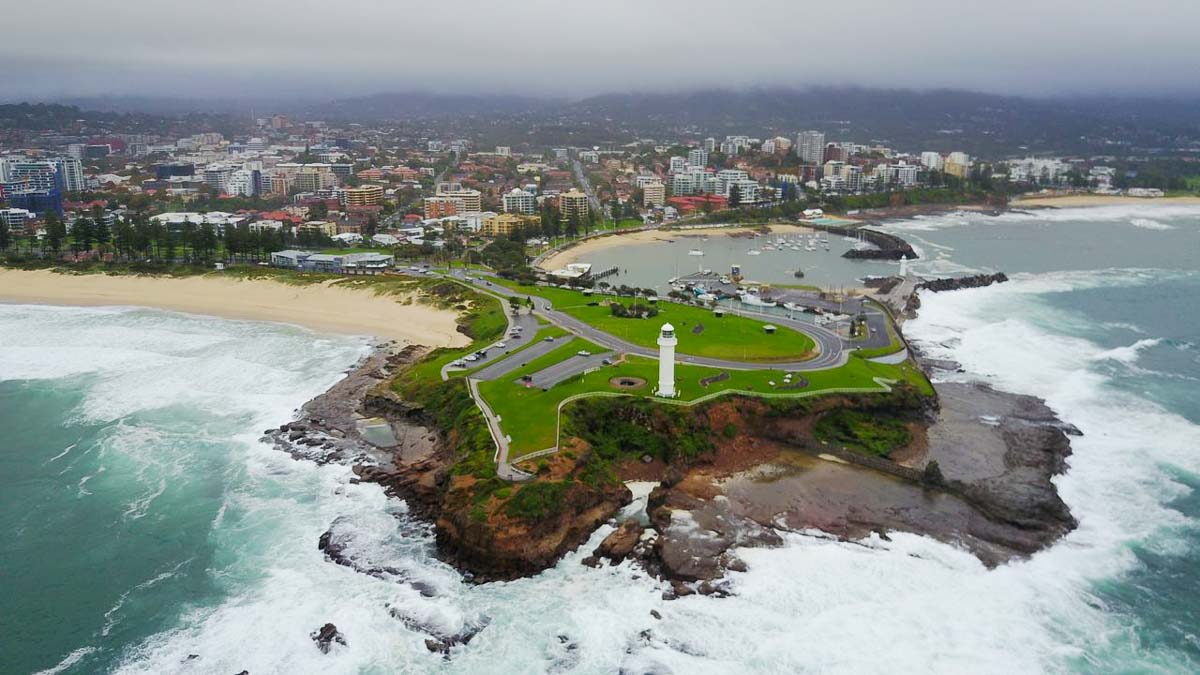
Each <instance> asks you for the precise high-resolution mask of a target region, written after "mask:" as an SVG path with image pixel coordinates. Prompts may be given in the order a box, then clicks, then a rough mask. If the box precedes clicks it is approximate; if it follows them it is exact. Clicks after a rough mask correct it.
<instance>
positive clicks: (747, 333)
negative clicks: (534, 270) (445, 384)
mask: <svg viewBox="0 0 1200 675" xmlns="http://www.w3.org/2000/svg"><path fill="white" fill-rule="evenodd" d="M494 283H500V284H503V285H504V286H507V287H508V288H511V289H513V290H514V291H516V292H518V293H524V294H526V295H536V296H539V297H543V298H545V299H547V300H549V301H550V303H551V304H552V305H553V306H554V308H555V309H557V310H559V311H561V312H564V313H566V314H569V315H570V316H573V317H575V318H576V319H579V320H580V321H584V322H586V323H587V324H588V325H590V326H594V327H596V328H599V329H600V330H602V331H605V332H606V333H609V334H611V335H614V336H616V337H619V338H621V339H624V340H627V341H629V342H632V343H633V344H636V345H638V346H641V347H647V348H650V349H657V347H658V345H657V344H656V341H657V340H658V332H659V329H660V328H661V327H662V325H663V324H664V323H667V322H670V323H671V324H672V325H674V326H675V334H676V337H677V338H678V339H679V346H678V347H676V351H677V352H678V353H680V354H690V355H692V356H706V357H710V358H726V359H736V360H739V361H758V362H763V363H770V362H772V361H798V360H802V359H807V358H811V357H812V356H814V351H813V349H814V347H815V345H814V344H813V341H812V339H811V338H809V337H808V336H807V335H804V334H803V333H800V332H798V331H794V330H790V329H788V328H784V327H782V326H780V327H779V330H778V332H776V333H775V334H774V335H768V334H766V333H765V332H763V329H762V327H763V325H764V324H765V323H766V322H765V321H760V320H757V319H749V318H746V317H741V316H733V315H730V314H726V315H725V316H723V317H720V318H718V317H717V316H715V315H714V314H713V312H712V310H710V309H706V308H703V307H694V306H690V305H682V304H679V303H675V302H666V301H661V300H660V301H659V302H658V304H657V307H658V311H659V313H658V316H656V317H653V318H648V319H623V318H618V317H615V316H613V315H612V311H611V310H610V309H609V308H608V307H607V306H604V305H597V306H594V307H593V306H589V305H588V303H589V302H606V301H607V300H611V299H614V298H613V296H604V295H601V294H600V293H596V294H595V295H593V296H591V297H589V296H585V295H584V294H583V293H581V292H579V291H574V290H570V289H565V288H550V287H547V286H521V285H518V284H516V283H515V282H511V281H506V280H502V279H501V280H494ZM615 299H616V300H617V301H618V302H621V303H623V304H625V305H626V306H628V305H631V304H633V303H634V302H640V303H643V304H645V302H646V301H645V300H644V299H642V300H636V301H635V300H634V299H632V298H615ZM697 325H703V326H704V330H703V331H702V332H701V333H698V334H697V333H693V332H692V330H693V329H694V328H695V327H696V326H697Z"/></svg>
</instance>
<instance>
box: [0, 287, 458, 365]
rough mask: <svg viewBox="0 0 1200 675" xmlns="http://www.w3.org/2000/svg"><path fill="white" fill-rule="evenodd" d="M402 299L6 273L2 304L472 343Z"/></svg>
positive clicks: (329, 290)
mask: <svg viewBox="0 0 1200 675" xmlns="http://www.w3.org/2000/svg"><path fill="white" fill-rule="evenodd" d="M405 299H406V298H404V297H401V296H378V295H375V294H373V293H371V292H370V291H367V290H351V289H348V288H338V287H336V286H329V285H326V284H320V285H317V284H314V285H309V286H291V285H288V284H282V283H278V282H275V281H270V280H252V281H247V280H240V279H233V278H219V277H211V276H204V277H184V278H166V277H138V276H108V275H103V274H88V275H78V276H76V275H69V274H58V273H55V272H51V271H48V270H38V271H23V270H7V269H0V302H16V303H25V304H52V305H76V306H104V305H137V306H142V307H153V308H156V309H167V310H173V311H177V312H186V313H189V314H207V315H211V316H219V317H223V318H228V319H247V320H252V321H272V322H278V323H288V324H294V325H299V326H304V327H306V328H311V329H313V330H317V331H323V332H330V333H341V334H347V335H371V336H375V337H378V338H383V339H388V340H400V341H402V342H406V343H410V344H421V345H427V346H430V347H448V346H462V345H465V344H467V343H468V342H469V340H468V339H467V338H466V336H464V335H462V334H461V333H459V332H457V331H456V330H455V326H456V324H455V319H456V316H455V314H454V312H450V311H446V310H440V309H436V308H434V307H430V306H428V305H424V304H421V303H417V302H413V303H411V304H402V303H403V301H404V300H405Z"/></svg>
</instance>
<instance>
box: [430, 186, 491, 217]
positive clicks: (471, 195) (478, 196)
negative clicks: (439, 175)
mask: <svg viewBox="0 0 1200 675" xmlns="http://www.w3.org/2000/svg"><path fill="white" fill-rule="evenodd" d="M435 194H436V196H438V197H443V198H446V199H457V200H459V201H460V202H461V208H459V210H458V213H470V212H472V211H482V210H483V195H482V193H480V192H479V190H472V189H470V188H463V186H461V185H459V184H458V183H438V186H437V192H436V193H435Z"/></svg>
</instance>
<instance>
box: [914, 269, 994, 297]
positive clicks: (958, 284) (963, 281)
mask: <svg viewBox="0 0 1200 675" xmlns="http://www.w3.org/2000/svg"><path fill="white" fill-rule="evenodd" d="M1006 281H1008V276H1007V275H1006V274H1004V272H996V273H995V274H975V275H972V276H969V277H950V278H947V279H930V280H929V281H925V282H922V283H921V284H920V285H918V286H917V288H925V289H928V290H931V291H933V292H934V293H940V292H942V291H957V290H960V289H963V288H983V287H984V286H991V285H992V284H1002V283H1004V282H1006Z"/></svg>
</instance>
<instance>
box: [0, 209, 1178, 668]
mask: <svg viewBox="0 0 1200 675" xmlns="http://www.w3.org/2000/svg"><path fill="white" fill-rule="evenodd" d="M888 227H889V229H892V230H894V231H895V232H897V233H899V234H902V235H903V236H905V237H907V238H910V240H911V241H912V242H913V243H914V245H916V246H917V247H918V248H920V249H921V251H922V252H923V253H924V254H925V256H926V257H923V259H922V260H921V261H920V262H918V263H916V264H915V265H914V269H915V270H917V271H922V272H928V273H937V274H945V273H966V272H970V271H994V270H1003V271H1005V272H1007V273H1008V274H1009V275H1010V276H1011V277H1012V281H1010V282H1008V283H1005V284H1000V285H995V286H991V287H988V288H982V289H972V290H966V291H958V292H953V293H942V294H928V293H927V294H925V295H924V296H923V298H922V300H923V306H922V309H921V314H920V317H919V318H918V319H917V320H915V321H912V322H910V323H908V324H907V326H906V332H907V334H908V335H909V336H910V337H911V338H912V339H914V340H916V341H917V342H919V343H920V344H921V345H922V347H923V348H924V349H926V350H927V351H929V352H931V354H932V355H934V356H937V357H941V358H950V359H954V360H956V361H958V362H960V363H962V364H963V367H964V369H965V370H966V371H967V372H966V373H964V374H956V375H954V377H956V378H963V377H969V378H974V379H982V380H985V381H988V382H991V383H993V384H994V385H995V386H997V387H999V388H1001V389H1005V390H1009V391H1014V392H1019V393H1028V394H1034V395H1037V396H1041V397H1043V398H1045V399H1046V400H1047V402H1048V403H1049V405H1050V406H1051V407H1052V408H1053V409H1054V410H1055V411H1057V413H1058V414H1059V415H1060V417H1062V418H1063V419H1064V420H1065V421H1067V422H1070V423H1072V424H1074V425H1076V426H1077V427H1078V428H1079V429H1080V430H1081V431H1082V432H1083V436H1081V437H1075V438H1073V439H1072V446H1073V448H1074V455H1073V456H1072V457H1071V459H1070V469H1069V471H1068V472H1067V473H1066V474H1065V475H1063V476H1061V477H1059V478H1058V479H1057V480H1056V483H1057V485H1058V487H1059V489H1060V492H1061V494H1062V496H1063V498H1064V499H1065V501H1066V502H1067V504H1068V505H1069V506H1070V507H1071V509H1072V511H1073V513H1074V514H1075V516H1076V517H1077V518H1078V519H1079V521H1080V526H1079V528H1078V529H1077V530H1076V531H1074V532H1072V533H1071V534H1070V535H1068V536H1067V537H1066V538H1065V539H1064V540H1062V541H1060V542H1059V543H1057V544H1056V545H1055V546H1053V547H1052V548H1050V549H1049V550H1046V551H1043V552H1041V553H1039V554H1037V555H1035V556H1033V557H1032V558H1031V559H1030V560H1027V561H1020V562H1015V563H1011V564H1008V565H1004V566H1001V567H1000V568H998V569H995V570H991V571H989V570H987V569H985V568H984V567H983V566H982V565H981V564H980V563H979V562H978V561H977V560H976V559H975V558H974V557H972V556H971V555H969V554H968V553H966V552H964V551H962V550H960V549H958V548H956V547H954V546H951V545H947V544H943V543H939V542H936V541H933V540H930V539H927V538H924V537H920V536H916V535H909V534H903V533H897V534H893V535H892V536H891V537H890V541H887V540H883V539H880V538H875V537H872V538H871V539H868V540H864V541H861V542H838V541H836V540H832V539H830V538H827V537H824V536H821V535H820V534H819V533H815V532H808V533H789V534H786V535H785V541H786V545H785V546H783V547H781V548H777V549H750V550H745V551H742V552H741V556H742V557H743V558H744V559H745V560H746V562H747V563H748V565H749V570H748V571H747V572H744V573H733V575H732V577H733V582H734V583H733V588H734V591H735V593H736V595H735V596H734V597H730V598H711V597H697V596H691V597H686V598H682V599H679V600H674V601H664V600H662V599H661V594H662V590H663V589H662V586H661V585H660V584H658V583H657V582H655V581H653V580H652V579H649V578H647V577H646V576H645V575H644V574H642V573H641V572H640V571H639V570H638V569H637V567H636V566H633V565H632V564H631V563H625V564H622V565H620V566H617V567H606V568H602V569H593V568H591V567H588V566H584V565H582V564H580V560H581V559H582V558H583V557H584V556H585V555H587V554H588V553H589V552H590V551H591V549H592V548H594V547H595V545H596V544H598V542H599V541H600V539H601V538H603V536H605V535H606V534H607V533H608V532H609V531H611V528H610V527H609V526H605V527H603V528H601V529H600V530H599V531H598V532H597V533H595V534H594V535H593V537H592V538H591V540H590V541H589V542H588V543H587V544H585V545H584V546H582V547H581V548H580V549H579V550H578V551H576V552H575V553H572V554H570V555H568V556H567V557H566V558H565V559H564V560H563V561H562V562H561V563H560V564H559V565H558V566H556V567H555V568H553V569H551V570H548V571H546V572H545V573H543V574H541V575H539V576H537V577H534V578H531V579H522V580H518V581H514V582H509V583H494V584H487V585H483V586H471V585H469V584H466V583H464V582H463V581H462V579H461V577H460V576H459V575H458V574H457V573H456V572H455V571H454V570H453V569H452V568H450V567H448V566H446V565H445V564H443V563H441V562H439V561H437V560H436V559H435V558H434V557H433V540H432V535H431V532H430V530H429V528H428V526H426V525H424V524H421V523H419V522H415V521H413V520H411V519H409V518H408V517H407V516H406V507H405V505H404V503H403V502H402V501H400V500H396V499H389V498H387V497H385V496H384V495H383V493H382V491H381V490H380V489H379V488H378V487H377V486H374V485H370V484H354V483H353V482H352V480H351V479H352V474H351V473H350V471H349V470H348V469H347V468H345V467H341V466H336V465H330V466H317V465H314V464H311V463H306V462H300V461H295V460H293V459H291V458H290V457H289V456H288V455H286V454H284V453H282V452H279V451H277V450H275V449H272V448H271V447H269V446H268V445H266V444H264V443H261V442H260V441H259V440H258V439H259V437H260V435H261V432H262V431H263V430H264V429H266V428H268V427H271V426H275V425H278V424H280V423H282V422H284V421H287V420H288V419H289V418H290V417H291V416H292V414H293V412H294V411H295V409H296V408H298V407H299V406H300V405H301V404H303V403H304V402H305V401H306V400H308V399H309V398H311V397H312V396H314V395H315V394H317V393H319V392H321V391H323V390H324V389H325V388H327V387H328V386H329V385H330V384H331V383H332V382H334V381H336V380H337V379H338V378H339V377H340V376H341V374H342V373H343V372H344V371H345V370H346V369H347V368H348V367H350V366H351V365H352V364H353V363H354V362H355V361H356V360H357V359H358V358H359V357H360V356H361V355H362V354H364V353H365V352H366V350H367V349H368V344H367V342H366V340H363V339H354V338H346V337H330V336H325V335H320V334H317V333H312V332H309V331H306V330H302V329H299V328H294V327H288V326H279V325H271V324H256V323H251V322H238V321H223V320H217V319H210V318H203V317H194V316H186V315H180V314H174V313H167V312H159V311H152V310H145V309H134V308H101V309H94V308H93V309H76V308H58V307H42V306H17V305H0V428H2V429H3V430H4V435H3V436H0V537H2V539H0V540H2V541H4V543H5V546H4V547H3V548H0V582H2V587H3V589H4V592H3V593H0V671H2V672H5V673H8V672H13V673H32V672H52V673H108V672H117V673H222V674H225V675H228V674H230V673H236V672H240V671H242V670H248V671H249V672H250V673H252V674H254V675H259V674H261V673H326V674H328V673H393V672H415V673H422V672H447V673H544V672H560V673H608V672H616V671H618V670H621V669H624V670H626V671H628V672H655V673H668V672H670V673H680V674H682V673H689V674H690V673H743V672H746V673H777V672H813V671H820V672H845V673H862V672H889V673H894V672H911V671H922V672H946V673H961V672H972V673H1012V672H1089V673H1091V672H1194V671H1196V670H1197V669H1200V634H1198V632H1200V628H1198V626H1200V578H1198V576H1197V574H1196V571H1197V570H1200V493H1198V492H1197V489H1198V488H1200V396H1197V392H1198V391H1200V317H1198V316H1197V313H1196V309H1197V307H1200V303H1198V302H1197V300H1196V298H1197V297H1198V294H1200V208H1191V209H1181V208H1178V207H1166V206H1157V205H1151V204H1147V205H1145V206H1138V207H1136V208H1135V207H1115V208H1114V207H1104V208H1100V209H1086V210H1084V209H1073V210H1063V211H1056V212H1042V213H1037V214H1032V215H1023V214H1009V215H1005V216H1001V217H998V218H995V217H988V216H982V215H946V216H936V217H928V218H919V219H914V220H910V221H904V222H899V223H895V224H893V225H890V226H888ZM334 521H338V522H339V523H340V526H341V527H342V528H344V529H346V530H349V531H352V532H354V537H353V540H352V552H353V554H354V555H356V556H358V557H359V558H360V559H361V560H364V561H369V562H370V563H372V564H375V565H379V566H389V567H394V568H396V569H398V570H400V571H402V572H403V573H404V574H405V575H407V576H408V577H410V578H412V579H415V580H419V581H421V582H424V585H426V586H428V587H429V588H431V589H433V595H432V597H428V596H426V595H422V594H421V593H419V592H417V591H416V590H414V589H413V587H412V586H410V585H408V584H403V583H397V582H396V581H394V580H388V579H380V578H375V577H371V576H366V575H363V574H359V573H357V572H354V571H353V570H351V569H349V568H346V567H342V566H339V565H336V564H333V563H330V562H328V561H326V560H325V559H324V558H323V556H322V555H321V553H320V551H318V550H317V546H316V543H317V539H318V537H319V536H320V534H321V533H322V532H324V531H325V530H326V529H327V528H328V527H329V526H330V524H331V523H333V522H334ZM651 610H656V611H657V612H658V613H660V614H661V616H662V618H661V620H660V619H657V618H655V617H654V616H652V615H651ZM326 622H333V623H335V624H336V625H337V627H338V628H339V630H340V631H341V632H342V633H343V634H344V635H345V637H346V640H347V642H348V644H347V645H346V646H344V647H335V648H334V649H333V650H332V651H331V652H330V653H329V654H322V653H321V652H320V651H319V650H318V649H317V648H316V647H315V645H314V644H313V642H312V641H311V639H310V638H309V634H310V633H311V632H312V631H315V630H316V629H318V628H319V627H320V626H321V625H322V624H324V623H326ZM418 624H419V625H421V626H423V627H424V630H425V631H426V632H428V631H436V632H442V633H446V634H451V633H454V632H457V631H458V630H460V629H462V628H463V627H464V626H467V625H482V624H486V627H485V628H484V629H483V630H482V631H481V632H480V633H479V634H478V636H477V637H475V638H474V639H473V640H472V641H471V642H470V643H469V644H468V645H466V646H464V647H460V648H457V649H456V650H455V651H454V652H453V653H452V654H451V656H450V658H448V659H445V658H443V657H442V656H441V655H440V654H434V653H430V652H429V651H428V650H427V649H426V648H425V645H424V639H425V637H426V633H425V632H422V631H419V630H414V628H413V627H412V626H416V625H418Z"/></svg>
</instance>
